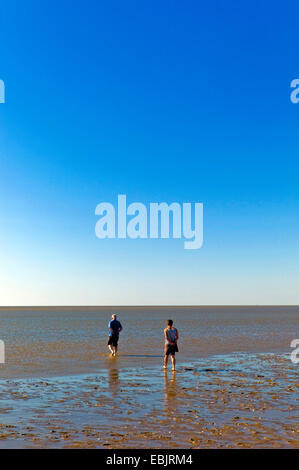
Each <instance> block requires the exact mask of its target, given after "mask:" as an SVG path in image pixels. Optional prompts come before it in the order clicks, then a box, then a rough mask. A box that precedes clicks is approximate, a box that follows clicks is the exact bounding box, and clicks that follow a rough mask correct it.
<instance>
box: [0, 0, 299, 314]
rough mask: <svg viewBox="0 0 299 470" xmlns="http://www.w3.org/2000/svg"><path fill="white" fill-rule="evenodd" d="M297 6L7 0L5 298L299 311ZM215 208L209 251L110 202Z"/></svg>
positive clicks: (2, 122)
mask: <svg viewBox="0 0 299 470" xmlns="http://www.w3.org/2000/svg"><path fill="white" fill-rule="evenodd" d="M298 19H299V6H298V3H297V2H295V1H291V2H284V3H275V2H272V1H271V2H270V1H260V0H259V1H257V0H253V1H251V2H246V4H245V2H237V1H234V2H232V1H219V0H216V1H214V2H201V1H195V0H194V1H185V2H182V1H161V0H159V1H155V0H154V1H150V2H142V1H140V0H136V1H132V0H128V1H126V2H124V1H112V0H109V1H98V0H97V1H95V0H94V1H91V0H85V1H84V2H83V1H76V0H72V1H65V0H62V1H61V0H60V1H57V0H51V1H43V2H40V1H38V0H35V1H32V0H26V2H24V1H20V0H19V1H16V0H9V1H6V0H3V1H2V2H1V6H0V44H1V61H0V78H1V79H3V80H4V82H5V85H6V103H5V104H0V304H1V305H28V304H29V305H33V304H36V305H47V304H92V305H94V304H104V305H105V304H113V305H116V304H298V303H299V289H298V281H299V276H298V275H299V267H298V266H299V263H298V255H299V244H298V241H299V218H298V214H299V211H298V209H299V185H298V176H299V158H298V157H299V154H298V152H299V132H298V124H299V104H298V105H294V104H292V103H291V102H290V99H289V95H290V91H291V90H290V82H291V80H293V79H294V78H299V68H298V60H297V53H298V42H299V41H298ZM120 193H121V194H127V197H128V201H129V202H133V201H140V202H144V203H145V204H147V203H149V202H161V201H165V202H168V203H171V202H173V201H178V202H183V201H186V202H188V201H198V202H203V203H204V246H203V247H202V248H201V249H200V250H198V251H193V250H190V251H189V250H184V249H183V246H182V245H183V242H182V241H178V240H99V239H97V238H96V236H95V232H94V228H95V223H96V220H97V217H96V216H95V214H94V210H95V207H96V205H97V204H98V203H99V202H101V201H110V202H116V197H117V194H120Z"/></svg>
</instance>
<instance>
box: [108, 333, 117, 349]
mask: <svg viewBox="0 0 299 470" xmlns="http://www.w3.org/2000/svg"><path fill="white" fill-rule="evenodd" d="M118 338H119V336H115V335H113V336H109V338H108V343H107V345H108V346H115V347H117V343H118Z"/></svg>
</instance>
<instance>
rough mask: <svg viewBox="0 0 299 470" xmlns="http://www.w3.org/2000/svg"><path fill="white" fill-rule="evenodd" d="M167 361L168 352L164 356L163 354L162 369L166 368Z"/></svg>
mask: <svg viewBox="0 0 299 470" xmlns="http://www.w3.org/2000/svg"><path fill="white" fill-rule="evenodd" d="M167 363H168V354H165V356H164V366H163V367H164V369H166V367H167Z"/></svg>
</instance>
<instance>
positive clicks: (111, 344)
mask: <svg viewBox="0 0 299 470" xmlns="http://www.w3.org/2000/svg"><path fill="white" fill-rule="evenodd" d="M108 328H109V338H108V348H109V350H110V352H111V356H116V353H117V345H118V339H119V333H120V332H121V331H122V329H123V327H122V326H121V323H120V322H119V321H118V320H117V316H116V314H113V315H112V320H111V321H110V322H109V325H108Z"/></svg>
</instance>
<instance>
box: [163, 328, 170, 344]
mask: <svg viewBox="0 0 299 470" xmlns="http://www.w3.org/2000/svg"><path fill="white" fill-rule="evenodd" d="M164 338H165V339H166V340H167V341H169V339H168V336H167V328H165V330H164Z"/></svg>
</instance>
